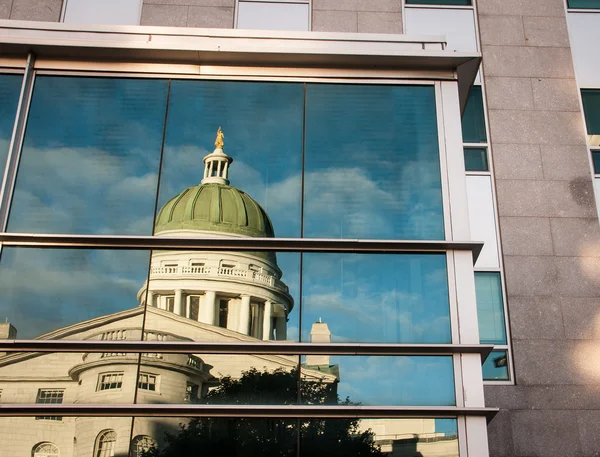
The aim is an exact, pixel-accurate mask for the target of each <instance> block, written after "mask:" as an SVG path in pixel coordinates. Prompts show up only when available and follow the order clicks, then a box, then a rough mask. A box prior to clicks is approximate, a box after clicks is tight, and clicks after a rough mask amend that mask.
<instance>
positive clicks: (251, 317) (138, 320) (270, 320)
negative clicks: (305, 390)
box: [0, 137, 337, 457]
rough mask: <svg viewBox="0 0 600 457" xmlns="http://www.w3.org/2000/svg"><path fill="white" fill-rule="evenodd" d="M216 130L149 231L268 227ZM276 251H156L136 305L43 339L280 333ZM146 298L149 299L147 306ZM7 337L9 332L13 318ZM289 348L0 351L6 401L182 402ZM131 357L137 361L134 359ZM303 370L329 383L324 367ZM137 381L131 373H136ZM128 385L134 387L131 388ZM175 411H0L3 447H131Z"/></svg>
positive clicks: (237, 232)
mask: <svg viewBox="0 0 600 457" xmlns="http://www.w3.org/2000/svg"><path fill="white" fill-rule="evenodd" d="M221 138H222V137H218V141H217V143H216V146H217V148H216V149H215V151H214V152H213V153H211V154H209V155H207V156H206V157H205V158H204V163H205V170H204V179H202V182H201V184H199V185H196V186H193V187H190V188H188V189H186V190H184V191H183V192H181V193H180V194H179V195H177V196H176V197H174V198H173V199H171V200H170V201H168V202H167V203H166V204H165V205H164V206H163V208H162V209H161V210H160V212H159V214H158V216H157V219H156V227H155V233H156V235H157V236H165V235H169V236H193V237H202V236H206V237H215V236H222V237H236V236H252V237H273V236H274V232H273V227H272V225H271V222H270V220H269V217H268V216H267V214H266V213H265V211H264V209H263V208H261V206H260V205H259V204H258V203H256V201H254V200H253V199H252V198H251V197H250V196H249V195H247V194H246V193H244V192H243V191H241V190H238V189H236V188H234V187H231V186H229V181H228V179H227V176H228V169H229V165H230V164H231V162H232V159H231V158H230V157H228V156H227V155H226V154H225V153H224V152H223V150H222V141H221ZM281 275H282V272H281V270H280V269H279V268H278V266H277V261H276V257H275V254H273V253H265V252H215V251H211V252H202V251H155V252H153V254H152V257H151V267H150V275H149V279H148V281H146V283H145V284H144V285H143V286H142V288H141V289H140V291H139V293H138V301H139V304H140V305H141V306H137V307H135V308H132V309H128V310H125V311H121V312H117V313H114V314H110V315H106V316H101V317H98V318H95V319H91V320H88V321H84V322H80V323H77V324H74V325H71V326H68V327H64V328H60V329H58V330H55V331H53V332H50V333H47V334H44V335H41V336H40V337H39V338H40V339H71V340H104V341H107V340H140V339H144V340H149V341H220V342H226V341H238V342H240V341H248V342H252V341H260V340H285V339H286V325H287V324H286V322H287V315H288V314H289V312H290V311H291V309H292V307H293V305H294V303H293V299H292V297H291V296H290V294H289V293H288V288H287V286H286V285H285V284H284V283H283V282H282V281H281ZM146 305H147V306H146ZM5 327H6V328H7V329H8V330H7V332H6V333H7V334H6V335H4V338H15V337H16V334H15V333H16V331H15V330H14V327H12V326H11V325H10V324H6V325H5ZM297 361H298V358H297V357H295V356H272V355H260V356H252V355H215V354H161V353H144V354H141V355H138V354H126V353H86V354H80V353H79V354H61V353H51V354H43V353H18V354H7V355H4V356H2V357H0V393H1V401H2V402H4V403H81V404H86V403H114V404H127V403H133V402H137V403H184V402H189V401H193V400H194V398H198V397H199V396H201V395H202V394H203V393H204V392H206V391H207V390H208V389H210V388H211V386H214V385H216V383H217V379H218V378H219V377H220V376H227V375H229V376H232V377H234V378H235V377H239V376H240V374H241V372H242V371H244V370H248V369H250V368H252V367H257V368H259V369H263V368H266V369H269V370H274V369H277V368H282V369H284V370H292V369H293V368H295V367H296V365H297ZM138 363H139V368H138ZM303 376H304V377H305V378H307V379H322V380H324V381H325V382H329V383H331V382H335V381H336V379H337V378H336V376H335V375H334V374H330V373H328V372H327V371H319V370H317V369H308V368H304V369H303ZM136 381H137V382H136ZM136 387H137V392H136ZM180 422H182V419H178V418H173V419H166V418H160V419H159V418H136V419H135V421H134V422H133V430H132V420H131V418H95V417H78V418H71V417H64V418H61V417H38V418H35V419H33V418H27V417H24V418H13V419H10V420H3V421H2V425H1V427H0V434H1V435H2V436H1V441H2V443H4V444H3V446H4V449H3V450H2V454H3V455H15V456H17V455H33V456H34V457H58V456H60V457H68V456H77V457H91V456H94V457H105V456H106V457H108V456H113V455H119V456H126V455H132V456H136V455H139V454H140V453H141V451H142V450H143V449H145V448H148V447H149V446H151V445H153V444H154V443H156V442H158V443H159V444H160V441H161V440H162V439H163V436H164V432H165V431H176V430H177V429H178V424H179V423H180Z"/></svg>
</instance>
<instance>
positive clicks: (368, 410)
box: [0, 403, 499, 421]
mask: <svg viewBox="0 0 600 457" xmlns="http://www.w3.org/2000/svg"><path fill="white" fill-rule="evenodd" d="M498 411H499V408H486V407H482V408H475V407H456V406H433V407H432V406H327V405H277V406H274V405H264V406H263V405H192V404H173V405H171V404H130V405H123V404H119V405H107V404H103V405H99V404H87V405H86V404H79V403H78V404H71V405H65V404H61V405H40V404H29V405H22V404H0V417H7V416H13V417H31V416H63V417H90V416H95V417H132V416H135V417H139V416H142V417H143V416H153V417H250V418H265V417H277V418H294V419H296V418H303V419H313V418H322V419H327V418H330V419H334V418H355V419H365V418H399V419H400V418H410V417H419V418H442V417H443V418H453V417H457V416H479V417H481V416H483V417H486V418H487V419H488V421H489V420H491V419H492V418H493V417H494V416H495V415H496V414H497V413H498Z"/></svg>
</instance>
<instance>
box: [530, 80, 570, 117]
mask: <svg viewBox="0 0 600 457" xmlns="http://www.w3.org/2000/svg"><path fill="white" fill-rule="evenodd" d="M531 86H532V89H533V103H534V106H535V109H537V110H540V111H577V112H578V113H579V112H580V107H579V97H578V94H577V85H576V84H575V80H574V79H558V78H552V79H550V78H532V79H531Z"/></svg>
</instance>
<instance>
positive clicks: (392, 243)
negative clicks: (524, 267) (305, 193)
mask: <svg viewBox="0 0 600 457" xmlns="http://www.w3.org/2000/svg"><path fill="white" fill-rule="evenodd" d="M0 242H2V244H4V245H5V246H25V247H31V246H35V247H52V248H101V249H168V250H189V249H193V250H198V251H214V250H219V251H256V250H260V251H277V252H342V253H343V252H346V253H371V254H388V253H397V252H445V251H471V252H472V253H473V261H475V260H477V257H478V256H479V253H480V252H481V249H482V248H483V242H478V241H443V240H442V241H419V240H360V239H341V240H340V239H329V238H250V237H248V238H195V237H169V236H115V235H111V236H105V235H51V234H32V233H0Z"/></svg>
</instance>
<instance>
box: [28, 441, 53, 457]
mask: <svg viewBox="0 0 600 457" xmlns="http://www.w3.org/2000/svg"><path fill="white" fill-rule="evenodd" d="M31 453H32V454H33V457H60V451H59V450H58V447H57V446H55V445H54V444H52V443H40V444H36V445H35V446H34V447H33V451H32V452H31Z"/></svg>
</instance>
